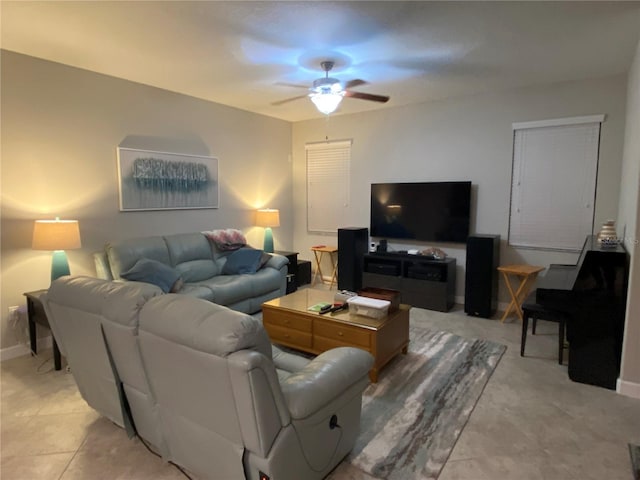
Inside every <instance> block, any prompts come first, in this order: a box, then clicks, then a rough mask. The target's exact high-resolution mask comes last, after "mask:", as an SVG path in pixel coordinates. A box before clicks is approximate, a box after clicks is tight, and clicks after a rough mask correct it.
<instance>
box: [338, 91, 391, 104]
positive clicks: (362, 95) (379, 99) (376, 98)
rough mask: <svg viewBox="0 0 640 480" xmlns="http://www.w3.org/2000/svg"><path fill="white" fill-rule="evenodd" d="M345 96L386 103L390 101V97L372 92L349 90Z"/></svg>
mask: <svg viewBox="0 0 640 480" xmlns="http://www.w3.org/2000/svg"><path fill="white" fill-rule="evenodd" d="M344 96H345V97H351V98H359V99H360V100H371V101H372V102H380V103H386V102H388V101H389V97H387V96H385V95H373V94H371V93H362V92H352V91H351V90H347V91H346V92H345V93H344Z"/></svg>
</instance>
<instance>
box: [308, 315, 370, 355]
mask: <svg viewBox="0 0 640 480" xmlns="http://www.w3.org/2000/svg"><path fill="white" fill-rule="evenodd" d="M313 335H314V337H325V338H330V339H333V340H338V341H339V342H344V343H346V344H348V345H354V346H359V347H366V348H369V344H370V333H369V332H368V331H367V330H362V329H359V328H354V327H350V326H347V325H343V324H340V323H337V322H323V321H321V320H317V321H316V322H315V328H314V331H313Z"/></svg>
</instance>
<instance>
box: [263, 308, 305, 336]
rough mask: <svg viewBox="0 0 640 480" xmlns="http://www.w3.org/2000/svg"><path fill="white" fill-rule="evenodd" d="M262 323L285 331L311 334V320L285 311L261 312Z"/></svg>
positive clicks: (265, 310)
mask: <svg viewBox="0 0 640 480" xmlns="http://www.w3.org/2000/svg"><path fill="white" fill-rule="evenodd" d="M262 317H263V319H262V321H263V323H264V325H265V327H266V326H270V325H273V326H275V327H283V328H286V329H293V330H299V331H301V332H308V333H311V319H309V318H304V317H301V316H300V315H296V314H295V313H290V312H286V311H278V312H273V313H272V312H270V311H269V310H267V309H264V310H263V311H262Z"/></svg>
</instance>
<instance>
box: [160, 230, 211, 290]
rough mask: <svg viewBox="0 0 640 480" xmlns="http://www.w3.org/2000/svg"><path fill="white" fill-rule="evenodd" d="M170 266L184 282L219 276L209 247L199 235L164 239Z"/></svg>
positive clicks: (181, 235) (189, 234) (178, 235)
mask: <svg viewBox="0 0 640 480" xmlns="http://www.w3.org/2000/svg"><path fill="white" fill-rule="evenodd" d="M164 241H165V242H166V245H167V250H168V252H169V256H170V258H171V265H173V267H174V268H175V269H176V270H177V271H178V273H180V275H181V276H182V278H184V281H185V282H187V283H189V282H199V281H200V280H205V279H207V278H211V277H213V276H215V275H219V274H220V268H219V267H218V266H217V265H216V263H215V262H214V261H213V253H212V251H211V245H210V244H209V241H208V240H207V238H206V237H205V236H204V235H203V234H201V233H181V234H176V235H167V236H165V237H164Z"/></svg>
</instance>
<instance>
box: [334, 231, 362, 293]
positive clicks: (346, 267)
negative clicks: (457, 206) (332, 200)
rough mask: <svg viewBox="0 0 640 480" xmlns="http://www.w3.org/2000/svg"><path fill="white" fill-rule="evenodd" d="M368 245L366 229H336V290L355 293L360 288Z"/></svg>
mask: <svg viewBox="0 0 640 480" xmlns="http://www.w3.org/2000/svg"><path fill="white" fill-rule="evenodd" d="M368 243H369V229H367V228H360V227H349V228H339V229H338V289H340V290H349V291H351V292H357V291H358V290H360V289H361V288H362V270H363V269H364V256H365V255H366V253H367V251H368V249H367V245H368Z"/></svg>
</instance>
